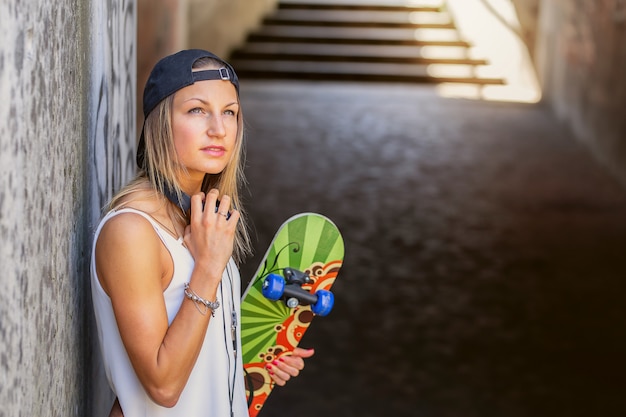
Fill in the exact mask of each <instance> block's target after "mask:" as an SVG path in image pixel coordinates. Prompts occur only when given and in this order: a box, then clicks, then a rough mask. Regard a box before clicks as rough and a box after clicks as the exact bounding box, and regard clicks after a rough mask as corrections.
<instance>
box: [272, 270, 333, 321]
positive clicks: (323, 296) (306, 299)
mask: <svg viewBox="0 0 626 417" xmlns="http://www.w3.org/2000/svg"><path fill="white" fill-rule="evenodd" d="M311 282H312V280H311V278H310V277H309V274H308V273H306V272H302V271H298V270H297V269H294V268H284V269H283V276H281V275H278V274H269V275H268V276H267V277H266V278H265V280H264V281H263V295H264V296H265V298H267V299H270V300H274V301H278V300H281V299H282V300H283V301H284V302H285V304H286V305H287V307H289V308H296V307H297V306H299V305H310V306H311V311H313V313H314V314H316V315H318V316H326V315H327V314H328V313H330V310H332V308H333V304H334V301H335V296H334V295H333V293H332V292H330V291H327V290H317V291H316V292H315V294H311V293H310V292H308V291H306V290H305V289H303V288H302V285H304V284H310V283H311Z"/></svg>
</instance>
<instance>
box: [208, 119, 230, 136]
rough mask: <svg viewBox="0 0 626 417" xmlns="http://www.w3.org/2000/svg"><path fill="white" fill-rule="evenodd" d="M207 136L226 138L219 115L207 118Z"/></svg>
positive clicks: (222, 121)
mask: <svg viewBox="0 0 626 417" xmlns="http://www.w3.org/2000/svg"><path fill="white" fill-rule="evenodd" d="M208 134H209V136H217V137H224V136H226V127H225V126H224V120H223V118H222V116H221V115H218V116H213V117H211V118H209V129H208Z"/></svg>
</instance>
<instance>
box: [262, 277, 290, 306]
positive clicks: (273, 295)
mask: <svg viewBox="0 0 626 417" xmlns="http://www.w3.org/2000/svg"><path fill="white" fill-rule="evenodd" d="M284 291H285V280H284V279H283V277H281V276H280V275H277V274H269V275H268V276H267V277H266V278H265V280H264V281H263V289H262V292H263V296H264V297H265V298H267V299H268V300H274V301H276V300H280V297H282V296H283V292H284Z"/></svg>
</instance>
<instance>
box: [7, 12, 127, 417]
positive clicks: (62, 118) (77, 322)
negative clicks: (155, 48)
mask: <svg viewBox="0 0 626 417" xmlns="http://www.w3.org/2000/svg"><path fill="white" fill-rule="evenodd" d="M0 40H1V41H2V42H1V43H2V47H1V49H0V242H1V243H0V265H1V267H2V274H0V282H1V286H2V291H1V292H0V338H1V340H2V342H1V344H0V416H86V415H92V413H91V411H90V409H91V408H92V407H93V404H95V401H94V396H93V395H92V393H93V392H94V388H95V387H96V386H97V380H98V378H94V377H93V369H92V365H91V363H92V362H93V361H94V358H93V357H92V352H93V348H94V346H95V345H94V343H92V342H91V340H92V336H93V334H92V332H93V325H92V318H91V316H92V313H91V301H90V299H89V296H88V294H89V284H88V282H89V281H88V258H89V246H90V240H91V227H92V226H93V224H94V223H95V221H96V220H97V217H98V215H99V208H100V207H101V205H102V204H103V202H104V201H105V200H106V198H108V196H109V195H110V193H111V190H112V189H114V188H116V187H117V185H118V184H120V183H122V182H124V181H125V180H126V178H125V177H127V176H128V174H129V172H130V171H131V170H130V169H129V167H130V162H129V161H130V157H131V154H132V153H133V152H132V148H133V147H134V131H135V125H134V117H133V116H134V110H135V107H134V91H135V85H136V83H135V78H134V77H135V76H134V73H135V71H134V65H135V46H134V42H135V5H134V2H133V1H115V0H108V1H104V2H101V1H93V2H83V1H78V0H59V1H55V2H49V1H46V0H32V1H28V2H25V1H20V0H4V1H2V2H1V3H0ZM133 169H134V167H133Z"/></svg>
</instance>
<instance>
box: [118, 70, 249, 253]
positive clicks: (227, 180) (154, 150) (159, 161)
mask: <svg viewBox="0 0 626 417" xmlns="http://www.w3.org/2000/svg"><path fill="white" fill-rule="evenodd" d="M222 65H223V64H222V63H221V62H220V61H217V60H215V59H212V58H202V59H199V60H198V61H196V62H195V63H194V65H193V68H194V69H199V68H202V69H213V68H219V67H221V66H222ZM174 94H175V93H174ZM174 94H171V95H170V96H168V97H167V98H165V99H164V100H163V101H161V102H160V103H159V104H158V105H157V106H156V107H155V108H154V110H152V111H151V112H150V114H148V117H146V120H145V122H144V127H143V134H144V138H145V162H144V168H145V169H143V170H140V171H139V173H138V174H137V176H136V177H135V179H133V180H132V181H131V182H129V183H128V184H127V185H126V186H125V187H124V188H123V189H122V190H120V191H119V192H118V193H117V194H116V195H115V196H114V197H113V198H112V199H111V201H110V203H109V204H108V209H109V210H114V209H118V208H119V207H121V206H124V205H127V204H128V203H129V202H131V201H132V200H134V199H136V198H138V197H137V194H138V193H139V194H140V195H143V196H146V194H145V192H150V191H152V192H154V193H155V196H158V195H160V196H163V191H164V190H165V188H166V187H169V188H171V189H172V190H174V191H175V192H176V194H177V195H178V198H179V200H180V199H181V196H182V191H181V187H180V184H179V182H178V178H180V177H181V176H184V175H185V174H186V172H187V171H186V168H185V167H184V166H183V165H182V164H180V161H179V159H178V154H177V153H176V148H175V146H174V135H173V133H172V105H173V104H172V103H173V98H174ZM244 145H245V144H244V123H243V111H242V109H241V108H240V110H239V112H238V115H237V138H236V140H235V149H234V152H232V154H231V159H230V161H229V162H228V163H227V164H226V167H225V168H224V170H223V171H222V172H220V173H219V174H206V175H205V177H204V181H203V182H202V191H203V192H204V193H208V192H209V190H211V189H212V188H217V189H218V190H219V191H220V195H228V196H230V198H231V205H232V207H233V208H235V209H237V210H238V211H239V213H240V214H241V216H240V219H239V222H238V224H237V233H236V236H235V245H234V250H233V258H234V259H235V261H236V262H237V263H241V262H242V261H243V259H244V258H245V257H246V256H248V255H250V254H251V253H252V247H251V243H250V235H249V233H248V223H247V216H246V212H245V210H244V207H243V204H242V198H241V188H243V187H244V186H245V184H246V179H245V175H244V166H245V157H244V156H245V154H244V151H245V146H244ZM157 193H158V194H157ZM133 197H135V198H133ZM139 198H141V197H139ZM169 213H170V215H174V216H177V218H178V219H179V220H182V221H184V222H185V223H188V222H189V218H188V214H187V213H185V214H181V212H180V211H178V210H175V211H169Z"/></svg>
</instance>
